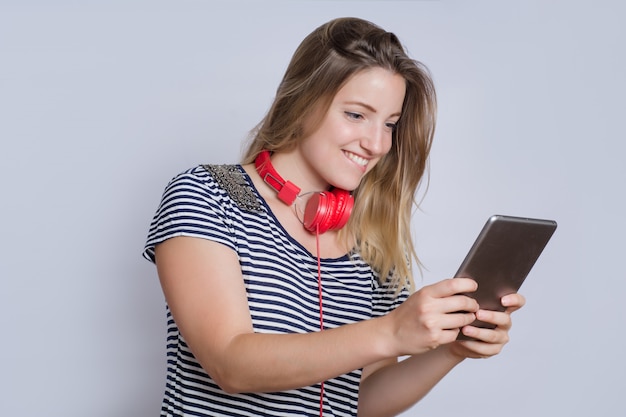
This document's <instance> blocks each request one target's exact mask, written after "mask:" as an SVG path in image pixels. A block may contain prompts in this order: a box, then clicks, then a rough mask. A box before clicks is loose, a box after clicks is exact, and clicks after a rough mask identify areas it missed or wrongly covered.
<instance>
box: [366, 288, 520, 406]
mask: <svg viewBox="0 0 626 417" xmlns="http://www.w3.org/2000/svg"><path fill="white" fill-rule="evenodd" d="M524 303H525V300H524V297H523V296H521V295H520V294H511V295H508V296H506V297H503V299H502V304H503V305H504V306H505V307H507V310H506V311H505V312H503V313H501V312H494V311H486V310H479V311H477V313H476V315H477V317H478V318H479V319H480V320H483V321H485V322H489V323H493V324H495V325H496V329H494V330H487V329H478V328H475V327H472V326H465V327H464V328H463V332H464V333H465V334H466V335H468V336H472V337H475V338H477V339H479V340H475V341H462V342H458V341H457V342H452V343H449V344H445V345H441V346H439V347H438V348H437V349H434V350H432V351H430V352H426V353H423V354H421V355H414V356H411V357H410V358H408V359H406V360H404V361H402V362H396V363H392V362H387V363H380V364H379V365H378V366H377V365H372V366H370V367H368V368H365V369H364V370H363V379H362V383H361V391H360V393H359V417H369V416H377V417H384V416H395V415H397V414H399V413H401V412H402V411H405V410H406V409H408V408H409V407H411V406H413V405H414V404H415V403H417V402H418V401H419V400H421V399H422V398H423V397H424V396H425V395H426V394H428V392H429V391H430V390H431V389H432V388H433V387H434V386H435V385H436V384H437V383H438V382H439V381H440V380H441V379H442V378H443V377H444V376H445V375H446V374H447V373H448V372H450V370H452V369H453V368H454V367H455V366H456V365H458V364H459V363H460V362H462V361H463V360H464V359H465V358H485V357H490V356H493V355H496V354H498V353H500V352H501V350H502V348H503V347H504V345H505V344H506V343H507V342H508V340H509V337H508V332H509V330H510V328H511V318H510V315H511V313H512V312H513V311H515V310H517V309H519V308H521V307H522V306H523V305H524Z"/></svg>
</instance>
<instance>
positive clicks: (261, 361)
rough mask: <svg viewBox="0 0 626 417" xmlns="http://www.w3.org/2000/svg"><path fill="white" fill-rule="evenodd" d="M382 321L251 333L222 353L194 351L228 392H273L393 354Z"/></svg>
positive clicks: (347, 370)
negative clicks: (303, 330)
mask: <svg viewBox="0 0 626 417" xmlns="http://www.w3.org/2000/svg"><path fill="white" fill-rule="evenodd" d="M387 339H388V335H386V334H385V328H384V327H383V326H381V325H380V323H379V320H378V319H373V320H367V321H363V322H359V323H355V324H350V325H345V326H341V327H339V328H336V329H329V330H325V331H323V332H316V333H307V334H281V335H277V334H259V333H246V334H241V335H239V336H236V337H234V338H233V340H232V341H231V342H230V343H229V344H228V345H227V346H225V347H224V349H223V350H222V353H221V354H220V355H218V356H215V355H211V356H210V357H209V356H208V355H203V354H202V352H194V354H195V355H196V357H197V359H198V360H199V361H200V362H201V364H202V365H203V367H204V368H205V370H207V372H208V373H209V374H210V375H211V377H212V378H213V379H214V380H215V381H216V382H217V383H218V384H219V385H220V387H222V389H224V390H225V391H227V392H231V393H237V392H274V391H282V390H288V389H294V388H299V387H303V386H308V385H312V384H315V383H319V382H321V381H325V380H327V379H330V378H334V377H336V376H338V375H342V374H344V373H347V372H350V371H353V370H355V369H359V368H362V367H364V366H366V365H368V364H370V363H373V362H376V361H379V360H381V359H384V358H385V357H387V356H389V352H388V346H387V345H388V343H387Z"/></svg>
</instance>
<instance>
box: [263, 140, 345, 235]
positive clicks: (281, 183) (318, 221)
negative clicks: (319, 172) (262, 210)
mask: <svg viewBox="0 0 626 417" xmlns="http://www.w3.org/2000/svg"><path fill="white" fill-rule="evenodd" d="M254 165H255V166H256V169H257V171H258V173H259V175H260V176H261V178H262V179H263V181H265V183H267V184H268V185H269V186H270V187H272V188H273V189H275V190H276V191H277V192H278V198H279V199H280V200H281V201H282V202H284V203H285V204H287V205H288V206H290V205H292V204H293V202H294V201H295V200H296V197H298V194H299V193H300V187H298V186H297V185H295V184H294V183H292V182H291V181H285V180H283V178H282V177H281V176H280V175H279V174H278V172H276V170H275V169H274V167H273V166H272V161H271V160H270V153H269V151H266V150H264V151H261V153H260V154H259V156H257V158H256V160H255V161H254ZM353 206H354V197H352V194H350V192H349V191H346V190H342V189H340V188H333V189H332V190H330V191H322V192H317V193H314V194H313V195H312V196H311V198H309V201H307V203H306V207H305V209H304V221H303V224H304V228H305V229H306V230H308V231H309V232H316V231H317V232H318V233H324V232H326V231H328V230H336V229H341V228H342V227H343V226H345V225H346V223H347V222H348V219H349V218H350V213H351V212H352V207H353Z"/></svg>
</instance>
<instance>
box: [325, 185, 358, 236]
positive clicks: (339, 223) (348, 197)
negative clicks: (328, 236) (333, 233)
mask: <svg viewBox="0 0 626 417" xmlns="http://www.w3.org/2000/svg"><path fill="white" fill-rule="evenodd" d="M332 193H333V194H334V196H335V201H336V204H335V208H334V210H333V211H332V220H330V229H341V228H342V227H344V226H345V225H346V223H348V219H349V218H350V214H351V213H352V207H353V206H354V197H353V196H352V194H350V192H348V191H346V190H342V189H339V188H335V189H334V190H333V191H332Z"/></svg>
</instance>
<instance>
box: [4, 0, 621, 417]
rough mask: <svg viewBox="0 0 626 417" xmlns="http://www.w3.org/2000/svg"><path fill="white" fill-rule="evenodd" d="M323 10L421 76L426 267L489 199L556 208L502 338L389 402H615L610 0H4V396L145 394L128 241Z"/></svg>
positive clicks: (258, 94) (436, 267)
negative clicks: (392, 48)
mask: <svg viewBox="0 0 626 417" xmlns="http://www.w3.org/2000/svg"><path fill="white" fill-rule="evenodd" d="M53 3H54V4H53ZM339 16H358V17H362V18H366V19H369V20H372V21H374V22H376V23H378V24H380V25H382V26H383V27H385V28H386V29H388V30H391V31H393V32H395V33H396V34H398V36H399V37H400V38H401V40H402V41H403V42H404V43H405V45H406V46H407V48H408V49H409V52H410V54H411V55H412V56H413V57H414V58H416V59H419V60H421V61H423V62H424V63H425V64H426V65H427V66H428V67H429V68H430V69H431V71H432V73H433V77H434V79H435V82H436V85H437V88H438V94H439V124H438V130H437V134H436V139H435V140H436V141H435V145H434V148H433V152H432V159H431V181H430V188H429V190H428V193H427V194H426V196H425V198H424V200H423V204H422V210H421V211H418V212H416V214H415V218H414V232H415V237H416V240H417V245H418V252H419V254H420V256H421V259H422V261H423V263H424V264H425V266H426V269H425V271H424V274H423V277H422V278H419V277H418V278H417V279H418V282H419V283H424V284H426V283H430V282H433V281H436V280H439V279H441V278H446V277H449V276H450V275H451V274H453V273H454V272H455V271H456V268H457V266H458V264H459V262H460V261H461V259H462V258H463V256H464V255H465V252H466V251H467V250H468V249H469V247H470V245H471V243H472V242H473V240H474V238H475V236H476V234H477V233H478V231H479V230H480V228H481V227H482V224H483V223H484V221H485V220H486V218H487V217H488V216H489V215H491V214H494V213H500V214H511V215H521V216H530V217H546V218H553V219H556V220H557V221H558V222H559V229H558V231H557V233H556V235H555V236H554V238H553V240H552V241H551V243H550V245H549V247H548V248H547V249H546V250H545V251H544V254H543V256H542V258H541V259H540V261H539V262H538V263H537V265H536V267H535V268H534V269H533V271H532V273H531V275H530V276H529V278H528V280H527V281H526V283H525V284H524V286H523V287H522V293H524V294H525V295H526V296H527V298H528V303H527V306H526V307H525V308H524V309H523V310H522V311H520V312H518V313H517V314H516V315H515V326H514V329H513V330H512V332H511V336H512V339H513V340H512V342H511V343H510V344H509V345H508V346H507V347H506V348H505V350H504V352H503V353H502V354H501V355H500V356H498V357H496V358H492V359H489V360H477V361H466V362H465V363H463V364H461V365H460V366H459V367H458V368H457V369H455V370H454V371H453V372H452V373H451V374H450V375H449V376H448V377H447V378H446V379H445V380H444V381H443V382H442V383H441V384H440V385H438V386H437V387H436V388H435V389H434V390H433V391H432V393H431V394H430V395H429V396H428V397H427V398H426V399H425V400H423V401H422V402H421V403H419V404H418V405H417V406H415V407H414V408H413V409H412V410H410V411H407V412H406V413H405V415H406V416H422V415H428V416H450V415H461V413H462V415H471V416H500V415H507V416H530V415H533V416H553V415H569V416H589V415H596V416H624V415H626V406H624V403H623V401H622V398H621V396H622V395H623V386H624V384H623V382H622V379H623V376H624V375H625V374H626V366H625V360H624V352H626V346H625V342H624V340H625V338H624V336H623V334H622V332H623V328H624V324H626V323H625V322H626V320H625V317H626V315H625V314H624V312H623V299H624V294H625V293H626V282H625V280H624V278H625V277H624V268H623V267H622V262H623V258H624V253H623V252H624V248H625V247H626V245H625V244H624V234H625V232H626V226H625V225H626V222H625V221H624V211H625V209H626V205H625V203H624V185H623V182H624V180H625V179H626V171H625V168H624V165H625V164H624V163H623V161H622V153H623V151H624V148H625V146H624V140H625V139H626V135H625V133H626V131H625V128H624V122H623V114H624V110H625V108H624V107H625V106H624V97H625V95H626V83H625V81H624V74H626V57H625V52H624V51H625V50H626V48H625V45H624V44H625V41H626V30H625V29H624V21H625V20H626V10H625V6H624V5H623V2H620V1H617V0H616V1H602V0H600V1H593V2H591V1H589V2H582V1H571V0H570V1H566V0H559V1H547V0H546V1H445V0H442V1H386V2H383V1H317V2H316V1H286V0H285V1H275V0H272V1H262V2H261V1H232V2H227V1H214V2H209V1H189V0H183V1H109V2H96V1H82V2H79V1H68V0H66V1H56V2H44V1H40V2H35V1H17V0H15V1H6V0H4V1H0V139H1V148H0V185H1V187H0V192H1V204H0V218H1V219H2V226H1V231H2V232H1V233H2V235H1V236H2V239H1V240H0V277H1V280H2V288H1V290H0V308H1V314H0V325H1V328H2V330H1V331H2V341H1V343H0V355H1V357H2V360H3V364H2V371H1V374H2V377H1V378H0V403H1V404H2V412H1V413H2V415H7V416H8V415H10V416H47V417H52V416H65V417H73V416H76V417H84V416H93V417H99V416H150V415H156V414H158V410H159V406H160V398H161V394H162V391H163V387H164V374H165V359H164V358H165V351H164V337H165V322H164V317H165V316H164V315H165V311H164V303H163V297H162V294H161V292H160V288H159V285H158V281H157V278H156V273H155V270H154V267H153V266H152V265H151V264H149V263H148V262H147V261H144V260H143V259H142V258H141V256H140V254H141V250H142V246H143V242H144V238H145V236H146V233H147V228H148V224H149V221H150V219H151V217H152V214H153V212H154V210H155V208H156V205H157V204H158V201H159V198H160V194H161V192H162V190H163V187H164V186H165V184H166V182H167V181H168V180H169V179H170V178H171V177H172V176H173V175H174V174H176V173H177V172H179V171H182V170H183V169H186V168H187V167H190V166H192V165H195V164H198V163H225V162H236V161H238V159H239V155H240V151H241V146H242V143H243V140H244V139H245V137H246V135H247V132H248V130H249V129H251V128H252V127H253V126H254V125H255V124H256V123H257V122H258V121H259V120H260V119H261V118H262V116H263V115H264V113H265V111H266V110H267V108H268V106H269V104H270V102H271V100H272V98H273V94H274V91H275V88H276V86H277V85H278V82H279V79H280V78H281V76H282V73H283V71H284V69H285V67H286V65H287V63H288V60H289V58H290V56H291V54H292V52H293V51H294V49H295V48H296V46H297V44H298V43H299V42H300V40H301V39H302V38H303V37H304V36H305V35H306V34H308V33H309V32H310V31H311V30H313V29H314V28H315V27H317V26H318V25H319V24H322V23H323V22H325V21H327V20H329V19H331V18H334V17H339ZM422 191H424V190H422ZM421 195H422V196H423V192H422V194H421ZM224 319H225V320H227V319H228V318H227V317H225V318H224Z"/></svg>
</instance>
